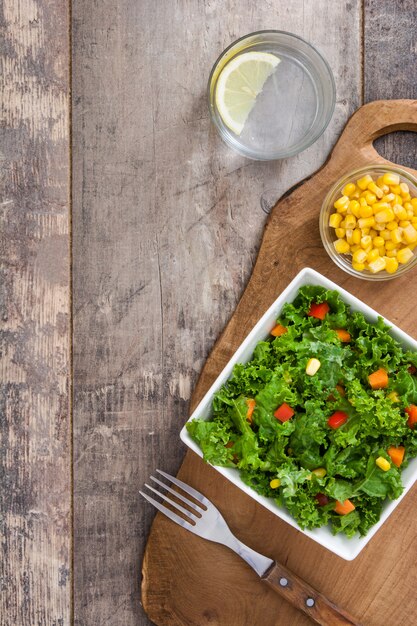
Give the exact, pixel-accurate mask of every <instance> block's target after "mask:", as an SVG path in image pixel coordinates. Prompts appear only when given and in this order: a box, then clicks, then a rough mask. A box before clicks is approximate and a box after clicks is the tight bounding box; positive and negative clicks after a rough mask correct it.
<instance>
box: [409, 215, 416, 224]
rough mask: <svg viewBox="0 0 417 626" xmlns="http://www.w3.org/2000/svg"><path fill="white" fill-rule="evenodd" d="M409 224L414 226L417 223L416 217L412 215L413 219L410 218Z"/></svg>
mask: <svg viewBox="0 0 417 626" xmlns="http://www.w3.org/2000/svg"><path fill="white" fill-rule="evenodd" d="M410 222H411V223H412V224H416V223H417V215H414V217H412V218H411V220H410Z"/></svg>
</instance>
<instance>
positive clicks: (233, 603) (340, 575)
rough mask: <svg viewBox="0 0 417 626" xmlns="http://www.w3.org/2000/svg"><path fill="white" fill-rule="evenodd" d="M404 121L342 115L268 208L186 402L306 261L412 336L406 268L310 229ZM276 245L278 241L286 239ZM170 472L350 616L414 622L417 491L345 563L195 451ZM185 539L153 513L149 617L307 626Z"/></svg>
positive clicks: (413, 115) (406, 112) (222, 557)
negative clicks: (323, 146)
mask: <svg viewBox="0 0 417 626" xmlns="http://www.w3.org/2000/svg"><path fill="white" fill-rule="evenodd" d="M406 127H408V128H410V129H412V130H413V131H414V132H417V102H415V101H397V102H396V101H393V102H389V101H386V102H375V103H370V104H368V105H366V106H364V107H362V108H361V109H359V111H358V112H357V113H355V115H354V116H353V117H352V118H351V120H350V121H349V123H348V125H347V126H346V128H345V130H344V132H343V134H342V136H341V138H340V139H339V141H338V143H337V145H336V146H335V148H334V150H333V152H332V154H331V156H330V159H329V160H328V162H327V163H326V165H325V166H324V167H323V168H322V169H320V170H319V171H318V172H317V173H316V174H315V175H314V176H313V177H312V178H311V179H309V180H307V181H306V182H304V183H303V184H302V185H301V186H300V187H298V188H297V189H296V190H294V191H293V192H292V193H291V194H290V195H289V196H287V197H286V198H285V199H283V200H281V201H280V202H279V203H278V204H277V205H276V206H275V208H274V209H273V211H272V213H271V215H270V218H269V220H268V223H267V226H266V229H265V232H264V236H263V239H262V244H261V249H260V251H259V255H258V258H257V261H256V264H255V267H254V270H253V273H252V276H251V278H250V280H249V283H248V285H247V287H246V289H245V292H244V294H243V297H242V299H241V300H240V302H239V304H238V306H237V309H236V312H235V313H234V315H233V316H232V318H231V320H230V321H229V323H228V325H227V327H226V329H225V331H224V332H223V334H222V335H221V337H220V339H219V341H218V342H217V344H216V346H215V347H214V349H213V350H212V352H211V354H210V357H209V358H208V359H207V361H206V364H205V366H204V369H203V372H202V376H201V377H200V379H199V382H198V385H197V387H196V391H195V393H194V395H193V398H192V403H191V404H192V406H195V405H196V403H197V402H198V401H199V399H201V397H202V395H203V394H204V393H205V391H206V390H207V389H208V387H209V386H210V384H211V383H212V381H213V379H214V377H215V376H217V374H218V373H219V372H220V371H221V370H222V369H223V367H224V365H225V364H226V363H227V361H228V360H229V359H230V357H231V356H232V354H233V353H234V352H235V350H236V348H237V347H238V346H239V344H240V343H241V342H242V340H243V339H244V337H245V336H246V335H247V334H248V332H249V331H250V329H251V328H252V327H253V325H254V324H255V322H256V321H257V320H258V319H259V317H260V316H261V314H262V313H263V312H264V311H265V310H266V309H267V308H268V307H269V306H270V304H272V302H273V301H274V300H275V299H276V298H277V296H278V295H279V293H280V292H281V291H282V290H283V289H284V287H286V286H287V284H288V282H289V281H290V280H291V279H292V278H293V277H294V276H295V274H296V273H297V272H298V271H299V270H300V269H301V268H302V267H305V266H310V267H313V268H314V269H316V270H318V271H320V272H321V273H323V274H324V275H326V276H328V277H329V278H331V279H332V280H334V281H335V282H336V283H338V284H340V285H341V286H342V287H344V288H345V289H347V290H348V291H350V292H352V293H353V294H354V295H356V296H357V297H359V298H361V299H362V300H364V301H365V302H366V303H367V304H369V305H370V306H372V307H374V308H375V309H376V310H378V311H379V312H380V313H382V314H383V315H384V316H386V317H387V318H389V319H391V320H392V321H393V322H394V323H397V324H399V325H400V326H401V328H403V329H404V330H405V331H406V332H409V333H411V334H412V335H413V336H416V335H417V324H416V319H415V314H414V305H413V304H411V303H410V298H409V293H408V292H407V284H409V282H410V280H413V275H414V276H415V274H416V270H415V269H414V270H412V271H411V272H410V274H409V275H405V276H403V277H401V278H398V279H396V281H395V289H394V290H393V283H391V282H389V281H387V282H385V283H382V284H379V283H378V284H374V283H368V282H367V281H363V280H359V279H356V278H353V277H350V276H348V275H347V274H346V273H344V272H342V271H341V270H339V269H338V268H336V266H335V265H334V264H333V263H332V261H331V260H330V258H329V257H328V255H327V253H326V252H325V251H324V249H323V246H322V244H321V240H320V235H319V231H318V215H319V211H320V207H321V203H322V199H323V197H324V196H325V194H326V192H327V191H328V189H329V187H330V186H331V184H332V183H333V181H334V180H336V179H337V178H338V177H340V176H341V175H343V174H344V173H346V172H349V171H351V170H352V169H354V168H355V167H361V166H364V165H367V164H370V163H375V162H380V163H384V162H385V161H384V159H383V158H382V157H381V156H379V155H378V154H377V153H376V152H375V150H374V148H373V146H372V141H373V140H374V139H375V138H377V137H379V136H380V135H381V134H383V132H387V131H388V130H393V131H394V130H396V129H398V128H406ZM414 174H415V175H417V172H415V171H414ZM300 215H302V216H303V217H302V220H301V219H300ZM282 241H285V242H286V245H285V246H282ZM306 241H308V242H309V244H308V245H306ZM179 476H180V478H181V479H182V480H184V481H185V482H187V481H188V482H189V483H190V484H191V485H192V486H194V487H195V488H196V489H198V490H200V491H203V492H204V494H205V495H206V496H207V497H209V498H210V500H212V501H213V502H214V504H215V505H216V506H217V507H218V508H219V509H220V511H221V512H223V513H224V514H225V516H226V518H227V520H228V522H230V527H231V529H232V531H233V530H234V529H235V532H236V534H237V536H238V538H239V539H240V540H241V541H243V542H244V543H247V544H248V545H249V546H250V547H251V548H253V549H255V550H257V551H259V552H261V553H263V554H266V556H269V557H270V558H273V559H275V560H277V561H278V562H281V563H283V564H285V565H286V566H287V567H288V568H289V569H290V570H291V571H292V572H294V573H295V574H296V575H298V576H300V577H301V578H303V579H304V580H305V581H307V582H308V583H310V584H311V585H312V586H313V587H314V588H315V589H319V590H320V591H321V592H322V593H323V594H324V595H325V596H326V597H327V598H328V599H329V600H331V601H333V602H334V603H336V604H337V606H338V607H341V608H344V609H345V610H347V611H348V612H349V613H350V614H351V615H353V616H354V617H355V618H356V619H357V620H358V621H359V622H360V623H362V624H364V625H365V626H378V625H379V624H381V623H383V622H385V623H388V624H391V623H401V624H404V625H407V626H412V625H413V624H415V623H416V622H417V607H416V605H415V601H414V597H412V595H411V596H410V590H411V589H412V588H413V586H414V585H415V584H416V583H417V565H416V563H415V559H414V556H413V553H412V552H411V551H407V550H405V549H404V547H405V546H407V545H412V544H413V542H414V541H415V535H416V531H415V523H414V521H413V510H414V502H415V491H416V488H414V489H413V490H412V492H411V493H410V494H409V495H408V497H407V498H406V499H404V501H403V502H402V503H401V505H400V506H399V507H398V509H397V510H396V511H395V512H394V513H393V514H392V516H391V517H390V519H389V520H388V521H387V522H386V523H385V524H384V526H383V528H381V529H380V530H379V531H378V534H377V535H376V536H375V537H374V538H373V539H372V541H371V542H370V543H369V544H368V545H367V546H366V548H365V549H364V550H363V552H361V554H360V555H359V556H358V557H357V558H356V559H355V560H354V561H352V562H346V561H343V560H342V559H340V558H338V557H336V556H335V555H333V554H332V553H330V552H329V551H327V550H325V549H323V548H322V547H321V546H319V545H318V544H316V543H314V542H312V541H311V540H309V539H308V538H307V537H305V536H303V535H301V534H300V533H299V532H298V531H296V530H295V529H293V528H291V527H289V526H288V525H287V524H285V522H283V521H282V520H279V519H277V518H276V517H275V516H274V515H273V514H272V513H270V512H269V511H267V510H265V509H262V507H260V506H259V505H258V504H257V503H255V502H254V501H252V500H251V499H250V498H249V497H248V496H246V495H245V494H244V493H242V492H240V490H239V489H237V488H236V487H234V486H233V485H230V484H227V483H228V481H225V480H224V479H223V478H222V477H221V476H220V475H218V474H217V475H216V472H215V470H214V469H212V468H211V467H209V466H207V465H205V464H204V463H203V462H202V461H201V459H200V458H198V457H197V456H196V455H195V454H194V453H192V452H187V455H186V457H185V461H184V463H183V465H182V466H181V469H180V472H179ZM231 503H232V504H231ZM189 535H190V533H187V532H186V531H184V529H182V528H181V527H179V526H176V525H175V524H172V523H171V522H170V521H169V520H167V519H166V518H165V517H164V516H162V515H160V514H159V515H157V517H156V519H155V521H154V524H153V526H152V530H151V533H150V537H149V540H148V544H147V550H146V554H145V561H144V568H143V574H144V582H143V599H144V603H145V607H146V609H147V610H148V614H149V616H150V618H151V619H152V620H153V621H155V623H157V624H159V623H160V624H164V625H171V624H173V625H174V624H175V625H177V624H178V625H179V624H209V623H215V624H216V625H217V626H240V625H241V624H256V625H258V624H262V625H263V626H276V625H278V624H279V625H282V626H286V625H287V624H291V625H293V624H294V625H298V624H300V625H301V624H306V625H307V624H308V623H310V620H309V619H308V618H307V617H306V616H305V615H304V614H302V613H301V612H297V611H296V609H295V608H294V607H293V606H291V605H290V604H287V603H285V602H283V601H282V599H281V598H280V597H279V596H278V595H277V594H276V593H275V592H274V591H273V590H270V589H268V590H266V589H265V585H264V584H263V582H262V581H260V580H259V579H257V577H256V574H254V573H253V572H249V571H248V570H249V568H248V566H246V564H245V563H243V562H242V561H241V560H239V559H238V558H237V557H236V555H234V554H233V553H229V552H228V551H227V549H223V548H222V547H219V546H217V545H216V544H212V543H210V542H207V541H204V540H202V539H198V538H197V539H196V538H194V537H192V538H190V539H189ZM174 578H175V584H173V582H172V581H173V579H174ZM203 579H204V580H205V581H206V583H205V584H204V585H203V584H202V580H203ZM232 590H233V591H232ZM254 596H255V597H256V600H255V599H254ZM190 598H191V599H192V600H190Z"/></svg>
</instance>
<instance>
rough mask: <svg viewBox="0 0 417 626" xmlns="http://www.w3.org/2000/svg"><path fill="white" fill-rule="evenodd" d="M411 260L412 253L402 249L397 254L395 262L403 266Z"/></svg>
mask: <svg viewBox="0 0 417 626" xmlns="http://www.w3.org/2000/svg"><path fill="white" fill-rule="evenodd" d="M412 258H413V253H412V251H411V250H410V248H408V247H406V248H402V249H401V250H399V251H398V252H397V261H398V263H401V264H402V265H405V264H406V263H408V261H409V260H410V259H412Z"/></svg>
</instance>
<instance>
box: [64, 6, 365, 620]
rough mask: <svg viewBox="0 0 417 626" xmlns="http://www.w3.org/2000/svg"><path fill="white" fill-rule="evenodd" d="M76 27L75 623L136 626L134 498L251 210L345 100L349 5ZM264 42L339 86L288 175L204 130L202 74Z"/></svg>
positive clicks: (139, 544) (212, 321) (240, 248)
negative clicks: (269, 33)
mask: <svg viewBox="0 0 417 626" xmlns="http://www.w3.org/2000/svg"><path fill="white" fill-rule="evenodd" d="M324 12H326V14H327V18H326V24H325V25H324V24H323V19H322V16H323V14H324ZM73 17H74V31H73V38H74V58H73V88H74V117H73V131H74V138H73V145H74V208H73V224H74V233H73V240H74V376H75V378H74V385H75V394H74V453H75V617H76V623H77V624H79V625H83V626H84V625H86V624H100V625H101V624H104V623H107V622H108V623H114V624H117V625H118V626H119V625H120V626H133V624H135V626H137V624H147V623H149V622H148V620H147V619H146V617H145V616H144V614H143V613H142V611H141V608H140V588H139V587H140V577H141V574H140V567H141V558H142V554H143V547H144V543H145V539H146V537H147V534H148V531H149V527H150V524H151V521H152V519H153V517H154V512H153V511H152V510H151V508H150V507H148V506H147V505H146V504H144V503H142V502H140V501H139V498H138V489H139V487H140V486H141V485H142V484H143V482H144V481H145V480H146V479H147V477H148V476H149V473H150V472H151V471H153V470H154V469H155V468H156V467H157V466H161V467H163V469H165V470H167V471H170V472H175V471H176V470H177V469H178V466H179V464H180V461H181V459H182V457H183V455H184V452H185V449H184V447H183V446H182V444H181V443H180V441H179V438H178V432H179V430H180V428H181V425H182V424H183V423H184V421H185V419H186V417H187V415H188V410H189V400H190V394H191V390H192V389H193V387H194V385H195V382H196V380H197V376H198V374H199V372H200V370H201V367H202V365H203V363H204V361H205V359H206V357H207V355H208V354H209V351H210V350H211V348H212V346H213V344H214V342H215V340H216V338H217V337H218V335H219V332H220V331H221V330H222V328H223V327H224V325H225V324H226V322H227V320H228V318H229V317H230V315H231V314H232V311H233V309H234V308H235V306H236V303H237V301H238V299H239V297H240V295H241V293H242V290H243V287H244V285H245V283H246V282H247V280H248V278H249V275H250V272H251V269H252V267H253V264H254V261H255V258H256V254H257V251H258V248H259V242H260V238H261V233H262V230H263V228H264V225H265V220H266V214H265V212H264V211H263V210H262V208H261V205H260V198H261V196H262V195H263V194H264V196H263V197H264V200H265V202H266V205H267V206H266V209H267V210H269V209H270V207H271V206H272V205H273V204H274V203H275V201H276V199H277V198H278V197H279V196H280V195H281V194H282V193H283V192H284V191H286V190H287V189H288V188H289V187H290V186H291V185H293V184H294V183H296V182H298V181H299V180H300V179H302V178H303V177H304V176H306V175H308V174H310V173H311V172H313V171H314V170H315V169H316V168H317V166H318V165H319V164H321V163H322V162H323V161H324V160H325V158H326V156H327V154H328V151H329V149H330V148H331V146H332V145H333V143H334V141H335V139H336V137H337V136H338V134H339V132H340V130H341V129H342V127H343V125H344V123H345V121H346V119H347V118H348V116H349V115H350V114H351V113H352V111H353V110H354V109H355V108H356V107H357V106H358V104H359V103H360V101H359V98H360V63H359V61H360V50H359V48H360V46H359V44H360V42H359V35H360V3H359V2H358V1H356V0H354V1H352V2H349V3H343V6H341V5H340V4H339V3H333V5H332V7H331V8H329V5H328V3H327V2H325V1H324V0H319V1H318V2H314V4H313V3H310V2H302V1H301V0H294V1H293V2H291V3H290V4H289V5H285V4H283V3H282V2H280V1H279V0H272V1H268V2H265V3H258V4H257V5H256V8H255V5H254V4H253V2H251V1H249V0H245V1H239V2H237V1H232V0H230V1H227V2H220V0H214V1H213V0H211V1H209V0H206V1H199V2H197V1H194V0H175V1H172V2H171V1H167V0H165V1H160V2H154V1H153V0H143V1H142V2H136V1H132V0H121V1H120V2H115V1H114V0H105V1H104V2H103V1H101V2H98V1H93V2H87V1H86V0H74V2H73ZM347 23H348V24H349V35H348V36H347V34H345V28H346V24H347ZM261 28H278V29H284V30H290V31H293V32H296V33H298V34H300V35H302V36H304V37H305V38H306V39H307V40H309V41H313V42H314V43H315V44H316V45H317V47H318V48H319V49H320V50H321V51H322V52H323V53H324V54H325V56H326V57H327V58H328V59H329V61H330V62H331V64H332V68H333V71H334V74H335V77H336V81H337V87H338V100H337V106H336V111H335V115H334V117H333V120H332V122H331V125H330V127H329V128H328V130H327V131H326V133H325V134H324V135H323V136H322V137H321V138H320V140H319V141H318V142H317V143H316V144H315V145H314V146H313V147H312V148H310V149H309V150H307V151H306V152H304V153H303V154H301V155H299V156H298V157H296V158H294V159H292V160H291V161H282V162H276V163H257V162H253V161H247V160H245V159H243V158H242V157H240V156H238V155H236V154H234V153H233V152H231V151H230V150H229V149H228V148H226V147H225V146H224V145H223V143H222V142H221V140H220V139H219V138H218V136H217V135H216V133H215V130H214V128H213V127H212V126H211V124H210V121H209V118H208V111H207V105H206V95H205V94H206V82H207V79H208V74H209V71H210V68H211V65H212V64H213V63H214V61H215V59H216V57H217V56H218V54H219V53H220V52H221V51H222V49H224V47H225V46H226V45H227V44H229V43H230V42H231V41H233V40H234V39H235V38H237V37H239V36H241V35H242V34H244V33H247V32H250V31H253V30H257V29H261ZM264 206H265V205H264Z"/></svg>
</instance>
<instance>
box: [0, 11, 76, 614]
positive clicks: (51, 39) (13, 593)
mask: <svg viewBox="0 0 417 626" xmlns="http://www.w3.org/2000/svg"><path fill="white" fill-rule="evenodd" d="M0 22H1V28H2V47H1V71H0V103H1V128H0V137H1V141H0V180H1V182H0V186H1V188H0V194H1V199H0V225H1V226H0V254H1V270H0V273H1V277H0V308H1V316H0V318H1V361H0V368H1V375H0V381H1V382H0V403H1V408H0V484H1V486H0V543H1V556H0V624H1V626H16V625H18V626H35V625H36V626H58V625H61V626H64V625H67V624H69V623H70V598H71V590H70V588H71V577H70V567H71V484H70V477H71V455H70V416H69V409H68V402H69V368H70V365H69V346H70V338H69V326H70V319H69V312H70V306H69V233H68V230H69V228H68V222H69V206H68V205H69V203H68V200H69V136H68V124H69V95H68V94H69V74H68V61H69V37H68V29H69V24H68V3H67V2H66V0H49V1H48V2H46V1H45V2H44V1H38V2H35V1H34V0H20V1H19V2H16V1H15V0H5V2H3V3H2V5H1V9H0Z"/></svg>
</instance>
